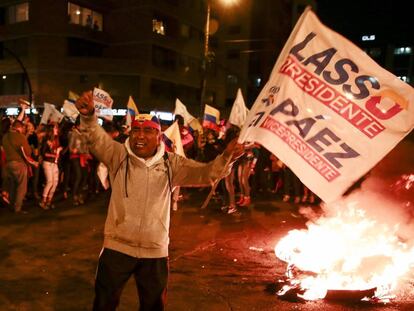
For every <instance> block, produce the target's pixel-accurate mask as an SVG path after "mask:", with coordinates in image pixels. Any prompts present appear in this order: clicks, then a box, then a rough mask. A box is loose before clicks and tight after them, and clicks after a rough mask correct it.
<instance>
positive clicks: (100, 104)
mask: <svg viewBox="0 0 414 311" xmlns="http://www.w3.org/2000/svg"><path fill="white" fill-rule="evenodd" d="M113 102H114V101H113V99H112V98H111V96H109V94H108V93H107V92H105V91H104V90H101V89H98V88H97V87H96V88H94V89H93V103H94V105H95V111H96V112H97V114H98V117H101V118H104V119H106V120H110V121H112V118H113V114H112V104H113Z"/></svg>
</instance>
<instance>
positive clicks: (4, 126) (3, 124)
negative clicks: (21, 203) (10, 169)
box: [0, 116, 11, 206]
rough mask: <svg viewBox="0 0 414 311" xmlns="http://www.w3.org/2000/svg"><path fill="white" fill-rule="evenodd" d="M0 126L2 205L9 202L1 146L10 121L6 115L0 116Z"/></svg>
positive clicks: (5, 169) (4, 156)
mask: <svg viewBox="0 0 414 311" xmlns="http://www.w3.org/2000/svg"><path fill="white" fill-rule="evenodd" d="M0 120H1V127H0V130H1V132H0V138H1V139H0V144H1V146H0V169H1V199H2V200H1V203H3V204H2V206H6V205H7V204H10V201H9V193H8V191H7V188H8V185H7V168H6V153H5V152H4V148H3V136H4V135H5V134H6V133H7V132H8V131H9V129H10V126H11V121H10V119H9V118H8V117H3V116H1V119H0Z"/></svg>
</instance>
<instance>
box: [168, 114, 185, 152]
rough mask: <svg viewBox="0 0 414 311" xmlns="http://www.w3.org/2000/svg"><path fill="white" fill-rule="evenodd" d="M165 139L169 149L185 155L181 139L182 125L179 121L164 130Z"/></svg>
mask: <svg viewBox="0 0 414 311" xmlns="http://www.w3.org/2000/svg"><path fill="white" fill-rule="evenodd" d="M163 141H164V144H165V147H166V149H167V150H168V151H171V152H174V153H176V154H178V155H180V156H183V157H185V153H184V148H183V143H182V141H181V134H180V127H179V126H178V123H177V121H175V122H174V123H173V124H172V125H171V126H170V127H169V128H167V129H166V130H165V131H164V133H163Z"/></svg>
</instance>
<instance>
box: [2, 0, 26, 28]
mask: <svg viewBox="0 0 414 311" xmlns="http://www.w3.org/2000/svg"><path fill="white" fill-rule="evenodd" d="M28 20H29V3H28V2H24V3H20V4H16V5H12V6H9V7H7V24H15V23H20V22H25V21H28Z"/></svg>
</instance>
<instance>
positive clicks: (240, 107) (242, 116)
mask: <svg viewBox="0 0 414 311" xmlns="http://www.w3.org/2000/svg"><path fill="white" fill-rule="evenodd" d="M248 112H249V109H247V107H246V105H245V104H244V99H243V95H242V92H241V89H238V90H237V96H236V99H235V100H234V103H233V107H232V108H231V112H230V117H229V122H230V123H231V124H233V125H236V126H238V127H240V128H241V127H243V125H244V123H245V122H246V118H247V114H248Z"/></svg>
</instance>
